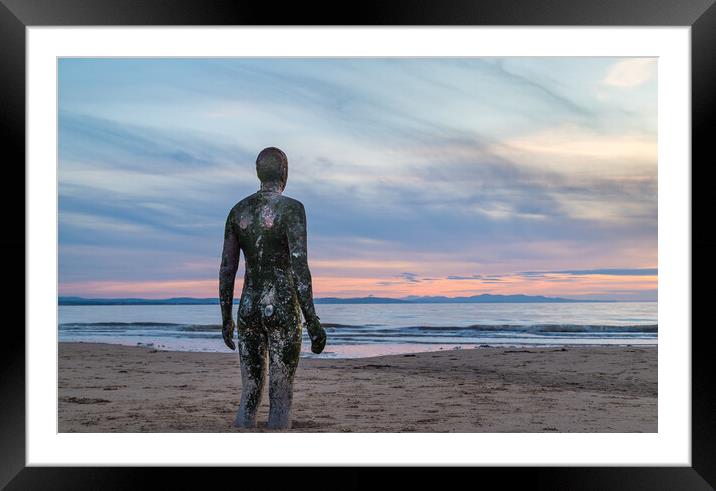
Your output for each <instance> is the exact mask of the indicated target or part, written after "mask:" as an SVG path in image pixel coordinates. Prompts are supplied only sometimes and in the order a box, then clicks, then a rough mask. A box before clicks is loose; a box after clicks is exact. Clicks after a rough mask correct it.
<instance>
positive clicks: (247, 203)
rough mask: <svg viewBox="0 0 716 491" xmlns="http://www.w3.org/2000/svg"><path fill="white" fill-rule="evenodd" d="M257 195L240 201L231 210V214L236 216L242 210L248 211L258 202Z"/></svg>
mask: <svg viewBox="0 0 716 491" xmlns="http://www.w3.org/2000/svg"><path fill="white" fill-rule="evenodd" d="M257 194H258V193H254V194H251V195H249V196H247V197H245V198H244V199H242V200H241V201H239V202H238V203H236V204H235V205H234V207H233V208H231V212H230V213H231V214H235V213H237V212H241V211H242V210H246V209H247V208H251V207H252V205H253V203H254V202H255V201H256V197H257Z"/></svg>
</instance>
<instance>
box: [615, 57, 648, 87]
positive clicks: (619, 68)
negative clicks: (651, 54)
mask: <svg viewBox="0 0 716 491" xmlns="http://www.w3.org/2000/svg"><path fill="white" fill-rule="evenodd" d="M656 64H657V60H656V58H629V59H626V60H622V61H619V62H617V63H615V64H614V65H612V66H611V67H610V68H609V71H608V72H607V74H606V76H605V77H604V79H603V81H602V82H603V83H604V84H606V85H610V86H612V87H620V88H632V87H637V86H639V85H642V84H644V83H646V82H648V81H649V80H651V79H652V78H654V76H655V75H656Z"/></svg>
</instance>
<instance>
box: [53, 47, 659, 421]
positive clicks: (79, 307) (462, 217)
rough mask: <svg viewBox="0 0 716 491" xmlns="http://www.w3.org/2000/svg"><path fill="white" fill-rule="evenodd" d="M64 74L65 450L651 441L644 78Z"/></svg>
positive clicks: (109, 65) (82, 61)
mask: <svg viewBox="0 0 716 491" xmlns="http://www.w3.org/2000/svg"><path fill="white" fill-rule="evenodd" d="M57 66H58V71H57V73H58V80H57V83H58V92H57V94H58V131H59V133H58V184H57V185H58V216H57V220H58V274H59V284H58V299H57V316H58V320H57V339H58V360H57V363H58V365H57V369H58V387H57V390H58V415H57V418H58V420H57V429H58V431H59V432H60V433H80V432H81V433H144V432H156V433H171V432H191V433H220V432H259V433H268V432H335V433H361V432H366V433H396V432H399V433H402V432H417V433H433V432H439V433H444V432H452V433H656V432H657V431H658V414H657V407H658V383H657V375H658V370H657V367H658V328H659V326H658V302H657V300H658V262H657V258H658V248H657V237H658V234H657V232H658V209H657V189H658V175H657V148H658V147H657V126H658V120H657V59H656V58H628V57H505V58H449V57H435V58H430V57H427V58H58V65H57ZM664 274H666V273H664Z"/></svg>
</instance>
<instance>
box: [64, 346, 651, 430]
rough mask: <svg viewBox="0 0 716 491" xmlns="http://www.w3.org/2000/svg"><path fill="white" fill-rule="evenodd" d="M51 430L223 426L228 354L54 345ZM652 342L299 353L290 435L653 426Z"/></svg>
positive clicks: (236, 372)
mask: <svg viewBox="0 0 716 491" xmlns="http://www.w3.org/2000/svg"><path fill="white" fill-rule="evenodd" d="M58 349H59V388H58V399H59V401H58V404H59V414H58V430H59V431H60V432H201V433H204V432H207V433H210V432H240V431H259V432H261V431H268V430H266V428H265V421H266V417H267V413H268V390H266V391H265V394H264V398H263V401H262V404H261V408H260V410H259V417H258V421H259V427H258V428H257V429H254V430H241V429H236V428H233V426H232V422H233V417H234V414H235V411H236V409H237V407H238V401H239V398H240V394H241V380H240V369H239V363H238V355H237V354H236V353H235V352H234V353H231V352H226V353H219V352H189V351H163V350H158V349H156V348H150V347H137V346H125V345H118V344H104V343H85V342H61V343H59V347H58ZM657 358H658V346H656V345H650V346H637V345H631V346H618V345H608V346H604V345H602V346H593V345H589V346H586V347H585V346H573V345H570V346H562V347H560V346H557V347H543V346H525V347H505V346H502V347H498V346H492V347H489V348H487V347H480V346H476V347H475V348H472V347H470V348H465V347H463V348H462V349H449V350H439V351H428V352H419V353H409V354H400V355H386V356H375V357H365V358H323V359H322V358H320V357H317V358H301V361H300V363H299V368H298V371H297V374H296V384H295V388H294V407H293V428H292V429H291V430H288V431H291V432H656V431H657V429H658V427H657Z"/></svg>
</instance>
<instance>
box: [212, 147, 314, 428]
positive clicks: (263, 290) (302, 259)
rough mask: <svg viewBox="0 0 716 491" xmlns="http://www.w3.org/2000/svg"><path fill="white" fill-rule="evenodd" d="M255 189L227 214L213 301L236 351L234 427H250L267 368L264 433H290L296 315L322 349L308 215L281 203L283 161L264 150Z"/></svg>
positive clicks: (284, 200) (297, 205)
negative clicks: (240, 282)
mask: <svg viewBox="0 0 716 491" xmlns="http://www.w3.org/2000/svg"><path fill="white" fill-rule="evenodd" d="M256 174H257V175H258V177H259V180H260V181H261V189H260V190H259V191H257V192H256V193H254V194H252V195H251V196H248V197H246V198H244V199H243V200H241V201H240V202H239V203H237V204H236V206H234V207H233V208H232V209H231V211H230V212H229V216H228V218H227V219H226V229H225V232H224V251H223V254H222V260H221V268H220V270H219V297H220V301H221V315H222V318H223V329H222V331H223V337H224V342H225V343H226V345H227V346H228V347H229V348H231V349H232V350H233V349H235V345H234V341H233V339H232V338H233V332H234V327H236V328H237V331H238V337H239V359H240V363H241V380H242V385H243V389H242V392H241V404H240V406H239V410H238V413H237V414H236V420H235V421H234V426H237V427H242V428H252V427H255V426H256V411H257V409H258V407H259V404H260V402H261V394H262V392H263V386H264V379H265V373H266V361H267V352H268V365H269V399H270V409H269V420H268V427H269V428H276V429H278V428H290V427H291V401H292V398H293V377H294V374H295V373H296V367H297V366H298V357H299V354H300V351H301V312H303V316H304V318H305V320H306V323H305V326H306V328H307V330H308V334H309V337H310V338H311V350H312V351H313V352H314V353H320V352H321V351H323V348H324V346H325V344H326V333H325V331H324V330H323V328H322V327H321V324H320V321H319V319H318V316H317V315H316V311H315V309H314V306H313V290H312V287H311V272H310V271H309V269H308V261H307V256H306V212H305V210H304V208H303V205H302V204H301V203H300V202H299V201H296V200H295V199H292V198H289V197H287V196H283V195H282V194H281V193H282V192H283V189H284V188H285V187H286V179H287V177H288V159H287V158H286V154H284V153H283V152H282V151H281V150H279V149H278V148H274V147H270V148H266V149H264V150H262V151H261V153H259V155H258V157H257V158H256ZM239 250H241V251H243V253H244V259H245V261H246V273H245V275H244V286H243V290H242V292H241V301H240V304H239V309H238V314H237V321H236V324H234V320H233V319H232V315H231V309H232V303H233V298H234V279H235V278H236V271H237V269H238V267H239Z"/></svg>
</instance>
